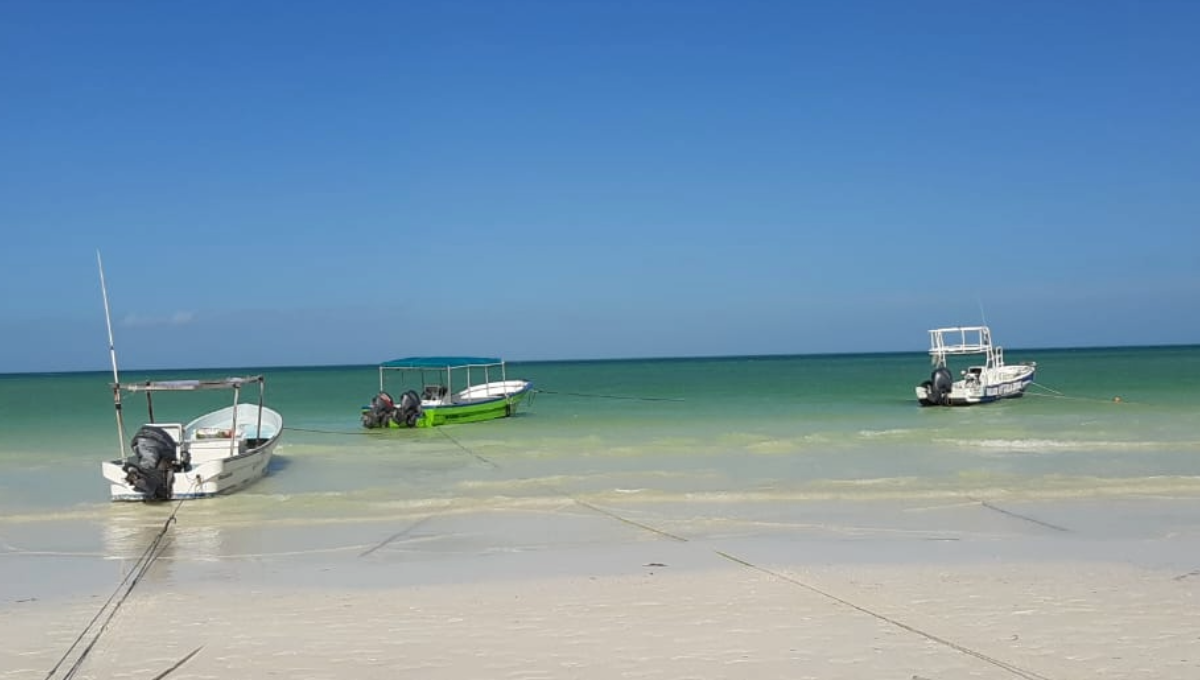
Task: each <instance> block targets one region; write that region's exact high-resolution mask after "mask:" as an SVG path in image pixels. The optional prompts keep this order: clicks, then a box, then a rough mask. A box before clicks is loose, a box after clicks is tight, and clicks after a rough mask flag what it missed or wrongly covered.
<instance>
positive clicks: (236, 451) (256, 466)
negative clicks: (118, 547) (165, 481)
mask: <svg viewBox="0 0 1200 680" xmlns="http://www.w3.org/2000/svg"><path fill="white" fill-rule="evenodd" d="M235 408H236V409H237V414H236V415H237V418H236V423H237V425H236V432H234V429H235V428H234V409H235ZM258 419H259V407H258V406H257V405H252V404H239V405H238V406H236V407H233V406H230V407H226V408H223V409H220V410H218V411H213V412H212V413H208V414H206V415H204V416H201V417H199V418H197V419H195V420H193V421H192V422H190V423H188V424H187V426H186V427H182V428H181V430H182V432H181V434H179V433H178V431H177V432H176V433H173V436H177V437H181V439H182V440H181V441H179V444H180V450H181V451H186V452H187V453H188V456H189V457H190V463H189V465H188V466H187V468H186V469H185V470H183V471H179V472H176V473H174V477H173V479H172V483H171V498H170V500H183V499H194V498H207V497H210V496H216V495H220V494H227V493H232V492H234V491H238V490H240V489H242V488H245V487H247V486H250V485H251V484H253V483H254V482H256V481H258V480H259V479H260V478H262V477H263V475H265V474H266V472H267V466H268V465H269V464H270V462H271V456H272V455H273V453H274V451H275V447H276V445H277V444H278V443H279V437H280V435H281V434H282V432H283V417H282V416H280V415H279V414H278V413H277V412H275V411H273V410H271V409H268V408H265V407H264V408H263V409H262V423H261V431H260V428H259V422H258ZM175 427H176V428H178V426H175ZM165 429H168V430H169V429H170V426H167V427H166V428H165ZM221 430H225V431H228V432H229V433H230V434H234V435H236V436H206V434H210V433H213V432H217V431H221ZM125 462H126V461H124V460H110V461H105V462H103V463H101V471H102V473H103V475H104V478H105V479H107V480H108V481H109V482H110V485H111V486H110V489H111V496H112V500H114V501H144V500H146V495H145V494H144V493H142V492H141V491H138V490H137V489H135V488H134V487H133V486H132V485H130V484H129V482H128V480H127V479H126V476H127V473H126V471H125V469H124V464H125Z"/></svg>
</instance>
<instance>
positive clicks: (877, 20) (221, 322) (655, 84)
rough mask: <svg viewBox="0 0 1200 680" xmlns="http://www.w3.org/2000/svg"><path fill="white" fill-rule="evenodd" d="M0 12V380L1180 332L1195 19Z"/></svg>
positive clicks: (427, 7)
mask: <svg viewBox="0 0 1200 680" xmlns="http://www.w3.org/2000/svg"><path fill="white" fill-rule="evenodd" d="M0 14H2V15H3V20H0V59H2V60H3V64H4V67H3V68H2V69H0V156H2V157H3V162H0V233H2V234H3V236H2V237H0V338H3V340H2V346H3V352H0V372H22V371H59V370H104V369H105V368H106V367H107V366H108V351H107V338H106V334H105V325H104V313H103V306H102V301H101V295H100V286H99V279H98V276H97V271H96V251H97V249H99V250H101V252H102V253H103V257H104V263H105V269H106V274H107V278H108V290H109V295H110V299H111V304H112V310H113V320H114V326H115V327H114V333H115V335H116V345H117V349H118V354H119V358H120V360H121V363H122V365H123V366H126V367H130V368H184V367H246V366H278V365H320V364H348V363H351V364H359V363H363V364H369V363H374V362H377V361H381V360H385V359H388V358H392V357H396V356H403V355H418V354H454V353H467V354H490V355H499V356H504V357H506V358H508V359H510V360H538V359H574V358H610V357H645V356H693V355H726V354H785V353H824V352H873V351H905V350H913V351H921V350H924V349H925V343H926V342H927V335H926V332H925V331H926V330H927V329H928V328H931V327H935V326H942V325H956V324H972V323H978V322H979V321H981V320H982V319H986V321H987V322H988V323H989V324H991V325H992V327H993V332H994V335H995V337H996V339H997V340H998V341H999V342H1001V343H1002V344H1004V345H1006V346H1008V347H1010V348H1017V347H1064V346H1068V347H1069V346H1095V345H1128V344H1185V343H1186V344H1190V343H1200V313H1198V312H1200V247H1198V246H1200V243H1198V241H1200V236H1198V235H1197V234H1200V229H1198V225H1197V221H1198V218H1197V216H1198V215H1200V85H1198V83H1200V41H1197V40H1196V38H1195V27H1196V26H1197V25H1200V3H1194V2H1186V1H1180V2H1171V1H1170V0H1159V1H1156V2H1135V1H1132V0H1131V1H1128V2H1104V1H1100V0H1095V1H1086V2H1085V1H1082V0H1080V1H1078V2H1068V1H1066V0H1062V1H1051V2H1045V1H1039V2H1024V1H1012V0H1006V1H1004V2H1000V1H995V2H982V1H973V0H946V1H944V2H925V1H921V0H916V1H911V2H893V1H890V0H879V1H877V2H866V1H847V2H822V3H817V2H811V3H808V2H762V1H755V0H733V1H729V2H725V1H717V2H701V1H679V2H666V1H656V0H642V1H639V2H614V1H602V0H595V1H572V0H542V1H533V0H511V1H505V2H498V1H482V0H479V1H466V0H463V1H458V2H455V1H450V2H399V1H397V2H377V3H375V2H358V3H334V2H303V1H301V2H232V1H230V2H224V1H205V2H138V1H133V0H126V1H120V2H91V1H85V2H64V1H54V0H51V1H39V2H32V1H28V2H27V1H23V0H8V1H7V2H5V3H3V5H2V6H0Z"/></svg>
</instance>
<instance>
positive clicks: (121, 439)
mask: <svg viewBox="0 0 1200 680" xmlns="http://www.w3.org/2000/svg"><path fill="white" fill-rule="evenodd" d="M96 266H97V267H99V269H100V294H101V295H103V296H104V323H105V325H106V326H108V356H109V357H110V358H111V359H112V369H113V386H112V389H113V408H114V409H116V412H117V450H118V451H120V452H121V460H122V462H123V461H124V460H125V458H126V455H125V419H124V418H123V417H122V415H121V377H120V375H118V373H117V346H116V344H115V343H114V342H113V331H112V316H111V315H110V314H109V311H108V286H106V285H105V283H104V261H103V260H101V259H100V251H99V250H97V251H96Z"/></svg>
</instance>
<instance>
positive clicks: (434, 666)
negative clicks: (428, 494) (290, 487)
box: [0, 500, 1200, 680]
mask: <svg viewBox="0 0 1200 680" xmlns="http://www.w3.org/2000/svg"><path fill="white" fill-rule="evenodd" d="M1193 506H1194V504H1188V503H1177V502H1162V501H1154V500H1147V501H1140V502H1121V503H1112V502H1108V501H1105V502H1103V503H1093V504H1067V505H1063V504H1046V505H1037V504H1032V505H1031V504H1025V505H1022V506H1020V507H1017V506H1008V507H1005V508H999V506H997V508H998V509H995V508H994V509H989V508H981V507H975V508H963V509H958V510H953V511H952V512H950V513H949V514H948V515H943V514H938V517H939V518H942V519H936V520H935V519H933V518H931V517H930V516H929V515H928V514H922V513H925V512H926V511H924V510H922V509H914V508H909V509H908V512H907V513H906V514H905V515H903V516H897V517H881V516H880V515H879V514H878V513H879V511H880V508H879V507H866V508H862V507H856V508H841V507H825V508H824V509H823V510H822V512H823V513H824V514H823V515H822V516H823V517H824V519H823V520H822V521H821V522H819V523H817V524H818V525H820V526H821V527H823V528H822V529H821V530H812V529H807V530H794V529H785V530H777V529H773V530H771V531H744V530H742V531H739V532H731V531H727V530H724V529H722V528H721V527H710V529H709V531H708V532H707V533H703V534H701V533H700V532H696V531H693V532H692V533H691V534H689V536H696V537H695V538H690V537H689V538H686V539H685V540H675V539H673V538H671V537H670V536H669V535H665V534H655V533H653V532H647V531H637V530H635V528H633V527H630V526H622V524H621V523H620V522H614V521H612V519H611V518H607V519H606V518H600V519H601V520H603V521H599V522H598V521H597V517H596V516H595V514H594V513H593V514H590V515H589V514H587V513H575V512H566V513H564V514H563V515H561V516H558V515H556V516H554V517H551V518H549V519H547V518H546V517H544V516H520V517H488V518H483V517H458V518H444V517H443V518H431V519H430V520H429V521H426V522H422V523H419V524H418V525H416V526H403V527H384V526H378V525H350V526H345V527H339V528H337V529H336V531H335V532H334V533H332V534H331V533H329V532H325V533H321V532H315V533H313V534H312V535H310V536H309V538H308V539H304V538H303V536H302V535H300V534H297V535H296V536H293V537H291V538H289V539H287V541H285V543H287V544H288V545H291V546H292V547H296V545H294V543H295V542H296V541H300V542H304V541H306V540H307V542H306V543H304V545H306V546H307V547H309V548H311V550H291V551H288V550H276V551H275V552H270V553H268V552H263V553H260V554H253V555H252V554H247V553H242V554H241V556H238V557H235V556H231V555H226V556H223V557H219V558H211V557H210V558H208V559H199V558H196V556H195V555H194V554H193V553H190V552H188V551H187V550H184V549H183V548H177V549H176V552H174V553H170V552H168V553H164V559H162V560H160V561H158V562H156V563H155V564H154V565H153V567H152V568H151V569H150V570H149V571H148V572H147V573H146V575H145V577H144V579H143V581H142V582H141V583H140V584H139V585H138V586H137V588H136V589H135V590H134V591H133V592H132V594H131V595H130V596H129V598H128V599H127V600H126V602H125V603H124V604H123V606H122V607H121V608H120V610H119V611H118V612H117V613H116V615H115V616H114V617H113V618H112V620H111V622H110V624H109V626H108V628H107V630H106V631H105V632H104V634H103V635H102V636H101V637H100V639H99V642H97V644H96V646H95V648H94V649H93V651H92V652H91V654H90V655H89V656H88V658H87V659H86V660H85V662H84V663H83V664H82V665H81V667H80V670H79V673H78V674H77V675H76V677H91V678H121V677H128V678H151V677H155V676H156V675H157V674H159V673H162V672H163V671H166V670H167V669H169V668H171V667H172V666H173V665H174V664H176V663H178V662H179V661H180V659H182V658H184V657H185V656H186V655H188V654H189V653H190V652H192V651H193V650H196V649H199V652H197V653H196V654H195V656H194V657H192V658H190V659H189V660H188V661H187V662H186V663H184V664H182V665H181V666H180V667H179V668H178V669H176V670H175V671H173V672H172V673H171V674H170V675H169V677H170V678H172V680H177V679H180V678H271V677H287V678H314V679H316V678H396V677H414V678H415V677H419V678H447V679H449V678H513V679H515V678H581V679H590V678H596V679H600V678H664V679H665V678H780V679H783V678H901V679H903V680H910V679H911V678H914V677H917V678H926V679H928V680H949V679H952V678H1013V677H1018V678H1038V679H1045V678H1052V679H1054V680H1058V679H1060V678H1122V679H1125V678H1155V679H1164V678H1166V679H1173V678H1179V679H1180V680H1183V679H1185V678H1186V679H1188V680H1191V679H1194V678H1196V677H1200V557H1196V556H1197V555H1200V551H1198V550H1197V547H1198V545H1200V541H1198V540H1197V536H1198V535H1200V534H1198V533H1197V532H1196V527H1197V526H1200V525H1198V524H1197V523H1196V522H1195V521H1194V520H1195V514H1196V510H1195V509H1194V507H1193ZM816 510H818V509H816V508H807V509H805V514H806V515H810V516H811V515H813V514H819V513H816ZM999 510H1004V511H1005V512H1010V513H1012V516H1009V515H1006V514H1005V513H1004V512H1000V511H999ZM939 512H940V511H939ZM631 514H632V513H631ZM834 515H838V516H843V515H844V517H843V521H839V522H831V521H829V518H830V517H832V516H834ZM947 518H949V519H947ZM1047 518H1048V519H1047ZM851 519H853V520H854V521H850V520H851ZM1031 519H1037V520H1038V521H1039V522H1042V523H1043V524H1044V525H1050V526H1044V525H1043V524H1038V523H1036V522H1033V521H1031ZM1050 520H1054V521H1050ZM996 523H999V526H1003V529H1002V530H999V529H997V526H998V525H997V524H996ZM867 525H869V527H870V528H869V529H864V528H863V526H867ZM910 525H911V526H920V527H922V528H921V530H920V531H917V530H913V529H911V526H910ZM985 525H986V526H985ZM697 526H698V525H695V524H693V525H692V528H693V529H696V528H697ZM829 526H837V527H838V530H837V531H830V530H828V527H829ZM847 526H856V527H858V528H857V529H855V530H854V531H847V530H846V527H847ZM989 526H990V527H992V529H993V530H986V527H989ZM1051 526H1054V527H1058V528H1057V529H1055V528H1051ZM468 529H471V530H472V531H474V532H476V533H474V534H471V536H473V537H475V538H468V537H464V533H463V532H464V531H467V530H468ZM456 532H457V533H456ZM496 532H499V533H498V534H497V535H499V536H503V537H504V540H503V541H500V540H499V539H496V538H490V539H489V540H492V541H493V542H491V543H488V544H487V546H486V549H481V546H482V545H483V544H481V543H480V542H479V540H481V539H480V538H479V537H481V536H486V537H492V536H493V534H494V533H496ZM522 532H524V533H522ZM572 532H577V533H572ZM235 533H236V532H235ZM546 534H549V535H550V538H549V539H547V540H544V541H543V542H540V543H539V542H537V541H536V540H535V539H536V537H538V536H544V535H546ZM334 536H337V537H339V539H340V540H341V541H342V542H341V543H338V542H337V541H333V540H332V538H333V537H334ZM514 536H522V537H523V538H521V539H520V540H517V539H515V538H514ZM572 536H575V540H571V537H572ZM235 538H237V541H235V542H236V543H238V544H239V545H248V544H250V543H252V541H251V539H250V538H248V537H246V536H238V537H235ZM179 539H180V541H183V542H186V540H187V535H186V531H180V534H179ZM230 539H231V536H229V535H227V534H226V535H223V536H222V540H230ZM447 541H448V542H447ZM338 545H341V546H342V547H341V548H338V547H337V546H338ZM185 547H186V546H185ZM275 547H276V548H278V547H280V546H275ZM103 552H104V551H103V550H100V549H98V550H96V552H95V553H94V554H76V555H72V556H69V557H64V556H62V555H54V554H45V555H38V554H32V553H23V554H15V553H11V552H10V553H7V554H0V567H3V569H4V573H5V574H6V576H7V578H6V579H5V580H6V584H5V585H4V587H3V589H0V595H2V596H3V597H2V598H0V637H2V638H3V639H4V641H5V642H4V645H3V647H2V649H0V679H4V680H9V679H16V678H21V679H25V678H45V677H46V675H47V673H48V672H49V670H50V669H51V668H52V667H53V666H54V664H55V663H56V662H57V661H58V660H59V658H60V657H62V655H63V654H64V653H65V652H66V650H67V649H68V647H69V646H70V645H71V643H72V641H73V640H75V639H76V637H77V636H79V635H80V633H81V631H83V630H84V627H85V626H86V625H87V623H88V621H89V620H90V619H91V618H92V617H94V616H95V615H96V613H97V612H98V611H99V610H100V607H101V605H102V604H103V602H104V600H105V599H106V598H107V597H108V596H109V595H110V594H111V593H112V592H113V588H114V587H115V586H116V584H117V582H118V581H119V578H120V574H122V573H125V572H126V571H127V570H128V569H129V567H131V566H132V562H131V561H129V560H125V561H121V560H113V559H105V558H104V556H103ZM97 573H100V576H97ZM71 578H80V579H84V580H85V581H86V579H95V580H94V581H91V582H86V583H79V584H77V586H78V587H70V586H69V584H67V583H63V582H60V583H58V584H57V585H55V583H54V582H53V581H54V580H55V579H57V580H59V581H64V580H69V579H71ZM39 579H40V580H39ZM22 593H24V594H22ZM89 639H90V638H89ZM72 660H73V657H72ZM63 670H65V669H63ZM55 677H61V672H60V674H59V675H56V676H55Z"/></svg>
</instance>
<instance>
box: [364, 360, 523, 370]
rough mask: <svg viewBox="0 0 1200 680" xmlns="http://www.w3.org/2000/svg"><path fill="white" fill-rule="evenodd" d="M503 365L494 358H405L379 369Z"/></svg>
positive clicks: (384, 363) (385, 364) (390, 362)
mask: <svg viewBox="0 0 1200 680" xmlns="http://www.w3.org/2000/svg"><path fill="white" fill-rule="evenodd" d="M502 363H504V362H503V361H502V360H501V359H497V358H495V357H407V358H404V359H392V360H391V361H385V362H383V363H382V364H380V365H379V367H380V368H463V367H466V366H497V365H499V364H502Z"/></svg>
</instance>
